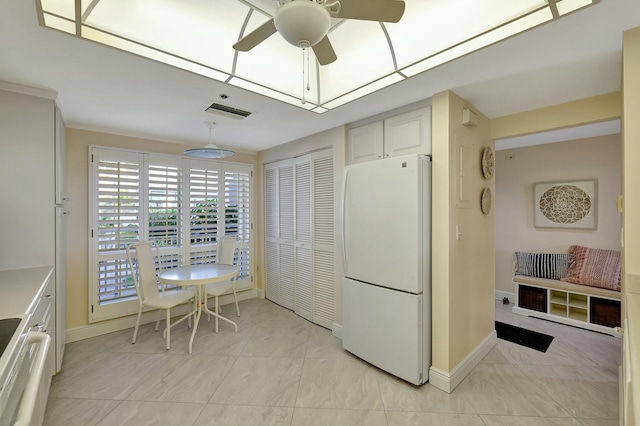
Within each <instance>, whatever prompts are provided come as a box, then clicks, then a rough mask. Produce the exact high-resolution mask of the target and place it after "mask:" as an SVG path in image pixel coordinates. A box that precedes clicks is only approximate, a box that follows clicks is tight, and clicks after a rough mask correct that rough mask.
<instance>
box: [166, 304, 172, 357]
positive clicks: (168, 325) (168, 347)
mask: <svg viewBox="0 0 640 426" xmlns="http://www.w3.org/2000/svg"><path fill="white" fill-rule="evenodd" d="M170 319H171V309H167V350H169V349H171V322H170Z"/></svg>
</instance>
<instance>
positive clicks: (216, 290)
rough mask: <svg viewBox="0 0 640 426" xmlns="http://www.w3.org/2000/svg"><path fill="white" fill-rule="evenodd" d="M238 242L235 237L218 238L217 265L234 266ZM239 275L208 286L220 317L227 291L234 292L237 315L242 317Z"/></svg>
mask: <svg viewBox="0 0 640 426" xmlns="http://www.w3.org/2000/svg"><path fill="white" fill-rule="evenodd" d="M236 244H237V240H236V238H235V237H220V238H218V247H217V249H216V263H219V264H223V265H233V264H234V263H235V262H234V260H235V253H236ZM237 276H238V274H237V273H236V275H235V276H234V277H233V278H231V279H229V280H227V281H222V282H217V283H213V284H209V285H207V296H212V297H214V299H215V300H214V305H215V306H214V309H213V312H215V313H217V314H218V315H220V299H219V297H220V296H222V295H223V294H224V293H226V292H227V291H229V290H231V291H232V292H233V299H234V300H235V303H236V313H237V315H238V316H240V307H239V306H238V296H237V295H236V278H237ZM217 332H218V318H216V333H217Z"/></svg>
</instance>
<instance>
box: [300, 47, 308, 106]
mask: <svg viewBox="0 0 640 426" xmlns="http://www.w3.org/2000/svg"><path fill="white" fill-rule="evenodd" d="M305 55H307V49H306V48H305V47H304V46H303V47H302V99H300V101H301V102H302V103H303V104H306V103H307V99H306V98H305V96H304V87H305V84H306V83H307V70H306V66H305V60H304V57H305Z"/></svg>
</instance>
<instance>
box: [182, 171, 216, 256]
mask: <svg viewBox="0 0 640 426" xmlns="http://www.w3.org/2000/svg"><path fill="white" fill-rule="evenodd" d="M193 163H196V164H194V165H193V166H192V167H190V170H189V244H190V252H189V254H190V259H191V264H192V265H193V264H200V263H207V262H211V261H213V260H214V259H215V252H214V251H213V250H214V244H215V242H216V239H217V237H218V207H219V196H220V184H219V179H218V176H219V170H217V168H215V167H214V165H213V164H207V162H204V161H202V162H195V161H194V162H193Z"/></svg>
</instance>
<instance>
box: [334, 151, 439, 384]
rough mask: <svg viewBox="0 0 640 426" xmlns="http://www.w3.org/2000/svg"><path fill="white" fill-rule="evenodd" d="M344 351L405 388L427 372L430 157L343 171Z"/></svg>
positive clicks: (393, 160) (396, 159) (373, 163)
mask: <svg viewBox="0 0 640 426" xmlns="http://www.w3.org/2000/svg"><path fill="white" fill-rule="evenodd" d="M343 197H344V199H343V222H342V223H343V253H344V270H345V277H344V282H343V317H342V318H343V323H342V327H343V329H342V346H343V347H344V348H345V349H346V350H348V351H349V352H351V353H353V354H354V355H356V356H358V357H359V358H362V359H363V360H365V361H367V362H369V363H371V364H373V365H375V366H376V367H378V368H380V369H382V370H385V371H387V372H389V373H391V374H393V375H395V376H397V377H399V378H401V379H404V380H406V381H408V382H410V383H413V384H416V385H419V384H422V383H425V382H427V381H428V379H429V367H430V366H431V158H430V157H429V156H426V155H408V156H403V157H392V158H387V159H384V160H378V161H371V162H366V163H359V164H354V165H351V166H348V167H347V169H346V173H345V180H344V193H343Z"/></svg>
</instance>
